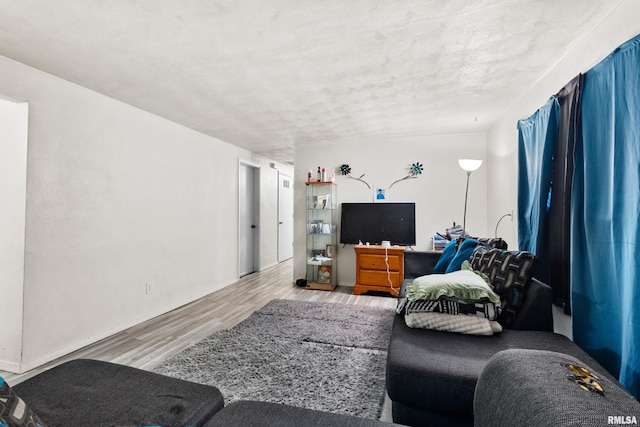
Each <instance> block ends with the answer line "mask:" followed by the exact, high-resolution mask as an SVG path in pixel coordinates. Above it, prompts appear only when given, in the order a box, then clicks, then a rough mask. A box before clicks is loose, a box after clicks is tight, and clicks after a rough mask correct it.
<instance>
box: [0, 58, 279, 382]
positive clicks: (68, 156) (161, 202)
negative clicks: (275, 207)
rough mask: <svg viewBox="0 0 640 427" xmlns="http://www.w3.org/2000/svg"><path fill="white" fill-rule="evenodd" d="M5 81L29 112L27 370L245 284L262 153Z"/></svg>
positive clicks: (18, 76) (62, 92)
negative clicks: (245, 179) (247, 207)
mask: <svg viewBox="0 0 640 427" xmlns="http://www.w3.org/2000/svg"><path fill="white" fill-rule="evenodd" d="M0 75H2V76H3V78H2V79H0V93H2V94H4V95H6V96H10V97H13V98H16V99H21V100H25V101H28V102H29V106H30V109H29V140H28V145H29V149H28V158H27V160H28V163H27V165H28V166H27V204H26V241H25V257H24V325H23V328H24V330H23V348H22V357H21V361H20V364H21V369H22V370H28V369H30V368H32V367H34V366H37V365H40V364H42V363H44V362H47V361H49V360H52V359H54V358H55V357H58V356H60V355H63V354H66V353H68V352H70V351H72V350H75V349H77V348H80V347H81V346H84V345H86V344H89V343H91V342H94V341H96V340H99V339H101V338H103V337H105V336H108V335H110V334H112V333H114V332H117V331H120V330H122V329H124V328H126V327H129V326H131V325H134V324H137V323H139V322H141V321H144V320H147V319H149V318H152V317H154V316H156V315H159V314H161V313H164V312H166V311H169V310H171V309H174V308H176V307H178V306H181V305H183V304H185V303H188V302H190V301H192V300H194V299H196V298H199V297H201V296H203V295H206V294H208V293H211V292H212V291H215V290H217V289H219V288H221V287H224V286H226V285H228V284H230V283H232V282H234V281H235V280H236V279H237V265H238V244H237V235H238V234H237V233H238V232H237V216H238V212H237V210H238V186H237V176H238V159H239V158H243V159H247V160H252V157H254V156H253V155H252V153H250V152H248V151H246V150H243V149H240V148H238V147H235V146H232V145H230V144H227V143H224V142H222V141H219V140H216V139H214V138H210V137H207V136H205V135H203V134H200V133H198V132H195V131H193V130H190V129H188V128H185V127H183V126H180V125H177V124H175V123H172V122H169V121H167V120H165V119H162V118H160V117H157V116H154V115H152V114H149V113H146V112H144V111H141V110H139V109H136V108H134V107H131V106H128V105H126V104H123V103H120V102H118V101H115V100H113V99H111V98H108V97H105V96H102V95H100V94H97V93H95V92H92V91H90V90H87V89H85V88H82V87H80V86H77V85H74V84H71V83H69V82H66V81H64V80H61V79H58V78H56V77H54V76H51V75H48V74H46V73H42V72H40V71H37V70H34V69H32V68H29V67H27V66H24V65H22V64H19V63H17V62H14V61H11V60H9V59H6V58H2V57H0ZM262 169H263V170H266V169H267V168H262ZM265 173H267V174H268V173H269V172H268V171H267V172H265ZM274 173H276V172H275V171H274ZM262 182H263V183H264V185H265V188H261V190H264V191H267V190H268V189H269V186H270V183H269V180H268V179H263V180H262ZM272 190H273V192H272V194H273V195H274V196H272V197H276V196H275V195H277V186H275V187H273V189H272ZM261 208H263V212H262V213H263V217H264V218H267V219H268V218H270V217H271V216H273V213H271V212H269V210H270V207H269V206H268V205H266V206H261ZM267 237H268V238H266V239H262V240H263V241H264V242H269V241H271V240H272V238H271V237H270V236H269V235H268V236H267ZM274 248H275V244H274ZM262 252H263V253H264V254H265V257H264V259H261V262H265V263H270V262H272V261H271V258H270V257H269V255H268V254H269V252H270V251H268V250H264V251H262ZM271 252H276V250H275V249H274V250H272V251H271ZM147 283H150V284H151V289H152V292H151V294H149V295H147V294H146V292H145V289H146V284H147ZM15 326H16V328H19V325H15Z"/></svg>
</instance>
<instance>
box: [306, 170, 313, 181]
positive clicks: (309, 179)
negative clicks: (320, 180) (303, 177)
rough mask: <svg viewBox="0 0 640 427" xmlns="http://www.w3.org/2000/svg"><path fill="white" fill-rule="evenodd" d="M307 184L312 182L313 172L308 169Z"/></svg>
mask: <svg viewBox="0 0 640 427" xmlns="http://www.w3.org/2000/svg"><path fill="white" fill-rule="evenodd" d="M307 182H313V172H311V169H309V173H308V174H307Z"/></svg>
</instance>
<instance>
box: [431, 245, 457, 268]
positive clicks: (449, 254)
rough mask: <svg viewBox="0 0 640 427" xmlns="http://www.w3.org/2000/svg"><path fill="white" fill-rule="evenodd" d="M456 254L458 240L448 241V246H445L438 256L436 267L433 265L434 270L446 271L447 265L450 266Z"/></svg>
mask: <svg viewBox="0 0 640 427" xmlns="http://www.w3.org/2000/svg"><path fill="white" fill-rule="evenodd" d="M455 255H456V241H455V240H452V241H450V242H449V243H447V246H445V247H444V249H443V250H442V254H441V255H440V258H438V262H437V263H436V265H435V267H433V272H434V273H444V272H445V271H447V267H449V263H450V262H451V260H452V259H453V257H454V256H455Z"/></svg>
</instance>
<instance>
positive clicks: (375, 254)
mask: <svg viewBox="0 0 640 427" xmlns="http://www.w3.org/2000/svg"><path fill="white" fill-rule="evenodd" d="M405 249H406V247H404V246H391V247H390V248H387V249H386V251H385V248H383V247H382V246H366V245H356V246H354V250H355V251H356V284H355V286H354V287H353V293H354V295H360V294H363V293H365V292H369V291H377V292H386V293H390V294H391V295H393V296H396V297H397V296H398V293H399V291H400V286H402V281H403V280H404V251H405ZM385 256H386V258H387V260H386V261H385ZM387 264H388V269H389V273H388V274H387ZM389 282H391V283H389Z"/></svg>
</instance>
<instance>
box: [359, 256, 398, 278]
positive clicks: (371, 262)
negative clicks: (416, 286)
mask: <svg viewBox="0 0 640 427" xmlns="http://www.w3.org/2000/svg"><path fill="white" fill-rule="evenodd" d="M359 258H360V261H359V265H358V267H359V268H360V269H361V270H384V271H385V275H386V271H387V264H386V263H385V261H384V255H376V254H362V255H360V257H359ZM388 263H389V270H390V271H396V272H397V271H398V270H400V257H399V256H397V255H389V257H388Z"/></svg>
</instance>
